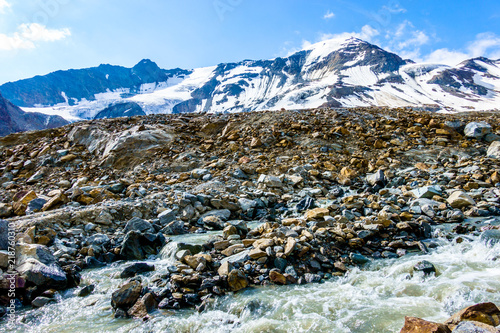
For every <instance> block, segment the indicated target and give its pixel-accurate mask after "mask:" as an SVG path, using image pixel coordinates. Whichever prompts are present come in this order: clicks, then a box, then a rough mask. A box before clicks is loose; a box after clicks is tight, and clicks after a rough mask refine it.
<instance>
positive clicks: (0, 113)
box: [0, 95, 68, 136]
mask: <svg viewBox="0 0 500 333" xmlns="http://www.w3.org/2000/svg"><path fill="white" fill-rule="evenodd" d="M67 124H68V122H67V121H66V120H64V119H63V118H62V117H59V116H48V115H45V114H42V113H36V112H24V111H23V110H21V109H20V108H18V107H17V106H15V105H14V104H12V103H11V102H9V101H8V100H6V99H5V98H4V97H3V96H2V95H0V136H5V135H8V134H11V133H17V132H24V131H36V130H42V129H46V128H55V127H60V126H64V125H67Z"/></svg>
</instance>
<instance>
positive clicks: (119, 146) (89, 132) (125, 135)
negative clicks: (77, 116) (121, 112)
mask: <svg viewBox="0 0 500 333" xmlns="http://www.w3.org/2000/svg"><path fill="white" fill-rule="evenodd" d="M68 136H69V139H70V140H71V141H72V142H73V143H75V144H78V145H83V146H85V147H87V149H88V151H89V152H90V153H93V154H95V155H98V156H99V155H100V157H101V159H102V160H103V162H102V163H103V164H104V165H114V166H119V165H123V164H125V163H126V164H132V165H134V164H137V163H138V162H140V161H143V160H144V159H147V158H148V157H149V156H150V155H151V154H153V153H154V150H159V149H161V147H162V146H163V145H165V144H168V143H169V142H171V141H172V140H173V138H174V135H173V133H172V129H171V128H169V127H165V126H161V125H157V126H147V127H143V126H135V127H133V128H131V129H128V130H125V131H123V132H118V133H110V132H108V131H106V130H105V129H104V128H101V127H99V126H82V127H75V128H74V129H73V130H72V131H71V132H70V133H69V135H68Z"/></svg>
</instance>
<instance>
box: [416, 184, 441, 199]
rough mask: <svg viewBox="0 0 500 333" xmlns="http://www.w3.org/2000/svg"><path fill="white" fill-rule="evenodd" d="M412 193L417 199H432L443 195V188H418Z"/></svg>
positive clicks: (436, 186)
mask: <svg viewBox="0 0 500 333" xmlns="http://www.w3.org/2000/svg"><path fill="white" fill-rule="evenodd" d="M411 193H412V194H413V196H414V197H415V198H417V199H420V198H424V199H432V197H434V196H435V195H442V194H443V190H442V189H441V186H438V185H432V186H424V187H419V188H416V189H414V190H412V191H411Z"/></svg>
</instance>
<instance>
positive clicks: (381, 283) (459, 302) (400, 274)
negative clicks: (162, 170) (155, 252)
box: [0, 237, 500, 333]
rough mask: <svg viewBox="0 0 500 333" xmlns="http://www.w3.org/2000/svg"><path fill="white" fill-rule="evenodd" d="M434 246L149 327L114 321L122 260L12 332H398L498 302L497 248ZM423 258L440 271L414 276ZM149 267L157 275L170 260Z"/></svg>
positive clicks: (156, 319)
mask: <svg viewBox="0 0 500 333" xmlns="http://www.w3.org/2000/svg"><path fill="white" fill-rule="evenodd" d="M179 241H182V239H179ZM436 242H438V243H439V244H440V246H439V247H438V248H436V249H434V250H432V251H431V252H430V253H429V254H426V255H408V256H405V257H402V258H399V259H386V260H377V261H373V262H372V263H371V264H369V265H367V266H365V267H364V268H363V269H354V270H353V271H351V272H350V273H349V274H347V275H346V276H345V277H341V278H333V279H330V280H328V281H327V282H325V283H322V284H309V285H304V286H267V287H259V288H254V289H247V290H244V291H242V292H239V293H236V294H230V295H227V296H225V297H222V298H219V299H218V300H217V301H216V303H215V304H214V305H213V306H212V307H211V308H210V309H208V310H207V311H205V312H203V313H201V314H200V313H197V312H196V311H194V310H181V311H175V312H174V311H157V312H155V313H153V314H152V318H151V319H150V320H149V321H148V322H142V321H141V320H138V319H114V318H113V312H112V309H111V306H110V299H111V293H112V292H113V291H114V290H116V289H117V288H118V287H119V286H120V284H122V283H123V280H121V279H117V278H113V275H114V274H116V273H117V272H120V270H121V269H123V267H124V265H127V263H123V264H114V265H112V266H109V267H105V268H102V269H95V270H91V271H86V272H84V273H83V282H84V283H87V284H88V283H93V284H95V285H96V286H97V287H96V290H95V291H94V293H93V294H92V295H90V296H88V297H86V298H79V297H75V296H73V291H68V292H66V293H64V294H63V295H62V299H61V300H60V301H59V303H54V304H50V305H47V306H45V307H43V308H41V309H37V310H27V311H25V312H21V313H20V319H19V323H18V325H17V331H16V332H47V333H49V332H54V333H55V332H57V333H64V332H71V333H75V332H89V333H91V332H115V333H118V332H360V333H361V332H363V333H367V332H377V333H380V332H399V330H400V329H401V327H402V326H403V322H404V317H405V316H417V317H422V318H425V319H428V320H433V321H438V322H439V321H441V322H442V321H444V320H446V319H447V318H448V317H449V316H450V315H451V314H452V313H454V312H456V311H458V310H460V309H462V308H464V307H466V306H468V305H472V304H475V303H479V302H486V301H489V302H495V303H497V304H499V305H500V265H498V261H497V258H500V244H497V245H495V246H493V247H488V246H486V245H485V244H484V243H482V242H481V241H480V240H479V238H478V237H467V238H466V239H465V240H464V241H463V242H462V243H458V242H456V241H455V240H451V241H449V240H445V239H439V240H436ZM421 260H428V261H430V262H432V263H433V264H434V265H435V266H436V268H437V270H438V274H437V275H436V276H434V275H432V276H428V277H424V276H423V275H422V274H420V273H419V274H413V273H412V267H413V266H414V265H415V264H416V263H417V262H418V261H421ZM153 262H154V263H155V265H156V266H157V270H162V268H163V267H164V266H166V265H170V264H171V262H172V260H171V259H169V258H168V256H167V257H164V258H163V259H159V260H156V261H153ZM152 274H154V272H153V273H152ZM144 280H145V281H147V280H148V279H147V278H145V279H144ZM2 329H4V330H5V328H4V327H2V326H0V331H2Z"/></svg>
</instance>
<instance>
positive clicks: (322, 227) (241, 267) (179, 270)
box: [0, 108, 500, 325]
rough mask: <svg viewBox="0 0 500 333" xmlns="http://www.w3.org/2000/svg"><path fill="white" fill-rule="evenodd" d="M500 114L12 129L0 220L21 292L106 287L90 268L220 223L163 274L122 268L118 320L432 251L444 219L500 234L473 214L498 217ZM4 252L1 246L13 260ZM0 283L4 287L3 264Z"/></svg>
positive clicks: (428, 268)
mask: <svg viewBox="0 0 500 333" xmlns="http://www.w3.org/2000/svg"><path fill="white" fill-rule="evenodd" d="M498 124H499V122H498V115H496V114H488V113H467V114H460V115H442V114H433V113H429V112H421V111H414V110H412V109H385V108H354V109H335V110H334V109H328V108H323V109H313V110H305V111H277V112H250V113H242V114H226V115H204V114H185V115H181V116H175V115H150V116H142V117H130V118H119V119H103V120H93V121H90V122H84V123H75V124H71V125H68V126H65V127H62V128H58V129H55V130H51V131H40V132H29V133H20V134H13V135H9V136H7V137H4V138H1V139H0V156H1V158H0V170H1V172H2V176H1V178H0V186H1V187H0V201H1V202H2V203H1V204H0V217H1V218H5V219H6V220H2V221H0V227H6V225H7V223H11V224H13V225H14V226H15V228H16V230H17V235H18V236H17V245H16V251H17V252H16V256H17V265H18V266H17V271H18V272H19V277H18V280H17V282H16V283H17V287H18V292H17V294H16V295H19V296H18V302H22V303H23V304H25V305H32V306H34V307H38V306H43V305H44V304H47V303H48V302H53V301H56V300H57V299H58V296H57V293H58V291H57V290H59V291H60V290H65V289H68V288H73V289H74V290H75V295H77V294H78V295H80V296H82V297H83V296H86V295H88V294H91V293H92V292H93V290H94V288H95V287H96V286H92V285H90V286H78V285H79V282H80V279H79V274H80V273H79V272H80V271H81V270H82V269H87V268H95V267H101V266H103V265H107V264H109V263H113V262H116V261H119V260H145V259H146V258H148V257H151V256H153V257H154V256H157V255H158V254H159V252H160V251H161V250H162V248H163V249H164V248H165V244H168V243H169V242H170V237H171V236H172V235H177V234H182V233H196V234H199V233H205V232H207V231H210V230H219V233H218V234H216V235H214V236H213V237H211V238H210V239H209V240H208V241H206V242H205V243H204V244H203V245H196V244H182V243H179V244H177V243H172V244H173V245H175V247H173V248H172V249H171V250H172V255H173V256H174V259H175V260H176V261H175V265H173V266H171V267H168V270H167V272H166V273H165V271H162V273H161V274H156V275H155V270H156V268H155V266H154V265H151V264H149V263H145V262H134V263H132V264H131V265H130V267H127V268H125V269H124V270H123V272H121V273H120V275H119V276H118V277H117V278H121V279H123V285H122V287H121V288H120V289H118V290H116V292H115V293H113V295H112V297H111V299H110V302H111V305H112V307H113V308H114V311H115V312H114V314H115V316H116V317H138V318H148V316H154V315H155V313H156V311H158V309H179V308H184V307H194V306H198V309H199V310H200V311H203V310H204V309H206V308H207V307H210V306H211V304H212V302H213V301H214V299H215V298H216V297H218V296H220V295H223V294H225V293H228V292H237V291H239V290H241V289H244V288H247V287H251V286H256V285H269V284H279V285H283V284H303V283H312V282H321V281H323V280H325V279H329V278H331V277H332V276H337V275H342V274H344V273H345V272H346V271H348V270H350V269H352V268H354V267H358V266H363V265H364V264H365V263H367V262H369V261H372V260H377V259H378V258H398V257H402V256H406V255H407V254H409V253H425V252H426V251H428V249H429V247H430V246H431V245H432V243H431V242H430V241H429V238H430V237H431V226H432V225H437V224H444V223H454V224H453V226H454V232H456V233H460V234H468V233H478V234H479V233H481V234H482V237H483V238H484V241H485V242H495V241H497V240H498V239H499V238H500V236H499V233H500V231H499V230H498V229H496V228H495V227H492V226H487V225H484V226H483V225H479V224H477V225H476V224H470V223H462V222H463V221H464V219H465V218H467V217H488V216H500V191H499V190H498V185H499V183H500V175H499V172H500V161H499V158H500V143H499V142H500V141H499V140H500V137H499V136H498V135H497V133H498V131H499V130H500V128H499V127H498ZM250 223H258V224H260V225H259V226H258V227H256V228H253V229H252V228H249V227H248V225H249V224H250ZM1 244H4V243H3V239H0V245H1ZM432 246H435V245H432ZM2 250H3V251H2ZM7 258H8V257H7V253H6V251H5V249H4V248H3V249H1V250H0V259H1V260H0V266H1V268H2V269H4V268H5V267H6V266H5V265H6V259H7ZM434 271H435V269H434V268H433V265H432V263H428V262H421V263H419V264H418V265H416V266H415V267H414V272H423V274H433V272H434ZM143 275H148V276H151V279H148V281H150V282H149V283H147V284H146V283H144V282H143V280H142V278H141V276H143ZM0 282H1V283H3V284H0V287H1V288H0V289H1V290H0V292H1V293H2V295H4V294H5V292H6V289H8V286H7V285H6V276H5V274H4V277H3V279H0ZM97 287H98V286H97ZM66 295H67V294H66ZM70 297H72V296H70ZM75 297H76V296H75ZM4 299H5V297H3V298H2V297H0V300H4ZM454 325H456V323H455V324H454Z"/></svg>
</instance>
